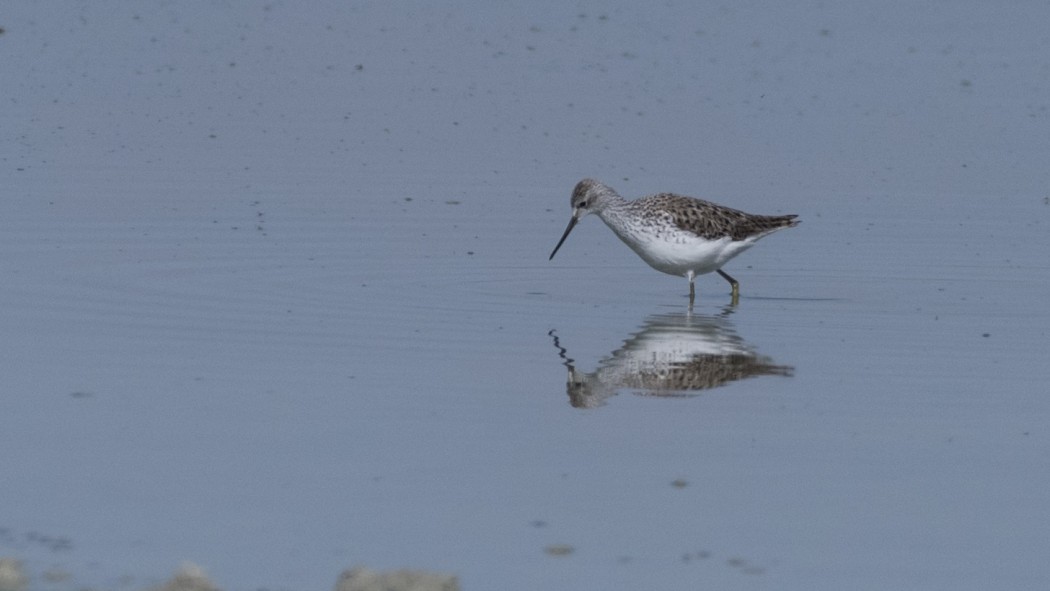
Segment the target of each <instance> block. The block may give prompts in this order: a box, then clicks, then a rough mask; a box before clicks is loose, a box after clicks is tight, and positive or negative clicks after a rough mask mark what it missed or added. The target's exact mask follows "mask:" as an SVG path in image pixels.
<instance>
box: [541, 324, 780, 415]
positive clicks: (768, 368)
mask: <svg viewBox="0 0 1050 591" xmlns="http://www.w3.org/2000/svg"><path fill="white" fill-rule="evenodd" d="M733 310H734V308H733V306H728V307H726V308H725V309H724V310H723V311H722V312H721V313H719V314H716V315H702V314H693V313H688V312H687V313H671V314H654V315H652V316H650V317H649V318H647V319H646V320H645V321H644V322H643V323H642V326H641V328H640V329H639V330H638V331H637V332H635V333H634V334H632V335H631V336H630V337H628V338H627V340H625V341H624V343H623V345H622V346H621V347H620V348H618V349H616V350H615V351H613V352H612V353H610V354H609V355H608V356H606V357H605V358H603V359H602V360H601V361H600V362H599V363H598V368H597V369H596V370H595V371H593V372H582V371H579V370H578V369H576V365H575V363H576V362H575V360H574V359H572V358H571V357H569V352H568V349H567V348H566V347H564V346H563V345H562V343H561V339H560V338H559V336H558V334H557V332H556V331H555V330H551V331H549V332H548V335H550V336H551V338H553V340H554V346H555V347H556V348H557V349H558V356H559V357H561V359H562V365H564V366H565V367H566V368H568V370H569V376H568V381H567V384H566V392H567V393H568V395H569V404H571V405H572V406H573V407H576V408H594V407H598V406H602V405H604V404H605V401H606V399H608V398H610V397H612V396H615V395H616V394H618V393H619V392H620V391H623V390H626V391H631V392H632V393H634V394H636V395H640V396H656V397H663V398H668V397H670V398H681V397H690V396H697V395H699V394H700V393H701V392H702V391H703V390H708V389H711V388H717V387H719V386H724V385H726V384H728V383H730V382H735V381H737V380H742V379H744V378H750V377H756V376H782V377H790V376H791V375H793V373H794V369H795V368H794V367H792V366H787V365H776V364H775V363H773V360H772V359H770V358H769V357H765V356H762V355H759V354H758V353H757V352H756V351H755V347H754V346H752V345H750V344H748V343H747V342H745V341H744V339H743V338H741V337H740V336H739V335H737V333H736V330H735V328H734V327H733V324H732V322H731V321H730V320H729V316H730V315H731V314H732V313H733Z"/></svg>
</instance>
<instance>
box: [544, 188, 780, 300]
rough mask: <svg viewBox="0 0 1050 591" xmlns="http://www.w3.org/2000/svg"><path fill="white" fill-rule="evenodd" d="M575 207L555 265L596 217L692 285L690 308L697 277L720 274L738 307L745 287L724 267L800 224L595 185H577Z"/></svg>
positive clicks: (697, 201) (641, 253)
mask: <svg viewBox="0 0 1050 591" xmlns="http://www.w3.org/2000/svg"><path fill="white" fill-rule="evenodd" d="M570 203H571V204H572V219H570V220H569V227H567V228H565V233H564V234H562V237H561V240H559V241H558V245H557V246H555V247H554V251H553V252H551V256H550V259H553V258H554V255H555V254H557V252H558V249H559V248H561V245H562V243H563V242H565V239H566V238H568V237H569V232H572V229H573V228H574V227H576V223H577V222H579V221H580V220H581V219H582V218H583V217H584V216H586V215H587V214H590V213H595V214H598V217H600V218H601V219H602V221H603V222H605V225H606V226H609V228H610V229H611V230H612V231H613V232H615V233H616V235H617V236H619V237H620V240H623V241H624V242H625V243H626V244H627V246H630V247H631V250H633V251H634V252H636V253H637V254H638V256H640V257H642V260H644V261H645V262H647V263H649V266H650V267H652V268H654V269H656V270H657V271H662V272H664V273H668V274H670V275H678V276H681V277H685V278H686V279H688V280H689V303H690V304H692V303H693V300H694V299H695V296H696V287H695V285H694V281H695V280H696V276H697V275H703V274H704V273H710V272H711V271H718V274H719V275H721V276H722V278H723V279H725V280H726V281H728V282H729V284H730V285H731V286H732V288H733V292H732V298H733V301H734V302H736V301H737V299H738V298H739V297H740V284H739V283H737V281H736V279H733V278H732V277H730V276H729V275H728V274H727V273H726V272H725V271H723V270H722V265H725V264H726V263H727V262H729V260H730V259H732V258H733V257H735V256H736V255H738V254H740V253H742V252H744V251H745V250H747V249H748V248H751V246H752V245H754V244H755V242H757V241H758V239H759V238H762V237H764V236H767V235H769V234H772V233H773V232H776V231H777V230H779V229H781V228H790V227H792V226H797V225H798V224H799V222H798V220H796V219H795V218H796V217H798V216H796V215H774V216H767V215H754V214H750V213H745V212H743V211H739V210H736V209H732V208H729V207H725V206H724V205H718V204H717V203H711V202H710V201H704V200H703V199H695V198H693V197H685V196H683V195H676V194H674V193H659V194H657V195H650V196H648V197H642V198H641V199H637V200H635V201H628V200H626V199H624V198H623V197H620V195H619V194H618V193H617V192H616V191H614V190H613V189H612V187H609V186H608V185H605V184H602V183H600V182H598V181H596V180H594V179H583V180H582V181H580V182H579V183H577V184H576V188H575V189H573V191H572V198H571V200H570ZM550 259H548V260H550Z"/></svg>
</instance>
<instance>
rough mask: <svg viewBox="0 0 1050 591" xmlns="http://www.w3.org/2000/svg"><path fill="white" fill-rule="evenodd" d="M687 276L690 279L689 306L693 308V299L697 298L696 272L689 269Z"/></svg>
mask: <svg viewBox="0 0 1050 591" xmlns="http://www.w3.org/2000/svg"><path fill="white" fill-rule="evenodd" d="M685 276H686V278H687V279H689V307H690V308H692V307H693V300H695V299H696V284H695V283H694V281H695V280H696V274H695V273H693V272H692V271H688V272H687V273H686V274H685Z"/></svg>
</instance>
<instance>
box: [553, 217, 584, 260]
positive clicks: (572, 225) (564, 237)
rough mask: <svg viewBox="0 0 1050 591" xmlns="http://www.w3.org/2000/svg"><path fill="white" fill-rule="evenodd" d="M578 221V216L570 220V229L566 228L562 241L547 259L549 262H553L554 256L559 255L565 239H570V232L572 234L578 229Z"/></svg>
mask: <svg viewBox="0 0 1050 591" xmlns="http://www.w3.org/2000/svg"><path fill="white" fill-rule="evenodd" d="M578 221H579V220H578V219H576V216H572V218H571V219H569V227H568V228H565V233H564V234H562V235H561V240H559V241H558V246H555V247H554V250H553V251H552V252H551V257H550V258H549V259H547V260H548V261H550V260H553V259H554V255H556V254H558V249H559V248H561V245H562V243H563V242H565V239H566V238H568V237H569V232H572V229H573V228H574V227H576V222H578Z"/></svg>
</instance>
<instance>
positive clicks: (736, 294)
mask: <svg viewBox="0 0 1050 591" xmlns="http://www.w3.org/2000/svg"><path fill="white" fill-rule="evenodd" d="M718 274H719V275H721V276H722V279H725V280H726V281H728V282H729V285H731V286H733V301H734V302H735V301H736V300H738V299H740V284H739V283H737V281H736V279H733V278H732V277H730V276H729V273H726V272H725V271H723V270H722V269H718Z"/></svg>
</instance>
